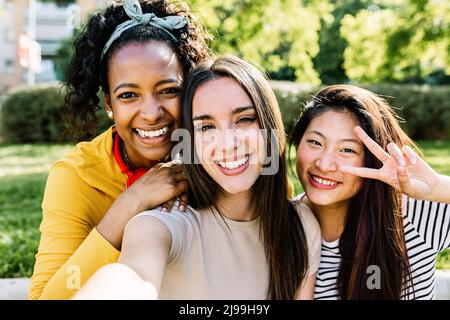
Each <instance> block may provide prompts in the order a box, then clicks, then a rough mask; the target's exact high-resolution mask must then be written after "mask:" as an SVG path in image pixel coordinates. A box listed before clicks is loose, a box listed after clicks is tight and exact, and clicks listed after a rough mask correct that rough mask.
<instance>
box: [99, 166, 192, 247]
mask: <svg viewBox="0 0 450 320" xmlns="http://www.w3.org/2000/svg"><path fill="white" fill-rule="evenodd" d="M186 190H187V182H186V175H185V174H184V172H183V168H182V167H181V165H180V164H179V162H177V161H176V160H173V161H170V162H167V163H158V164H156V165H155V166H153V168H151V169H150V170H149V171H148V172H146V173H145V174H144V175H143V176H142V177H141V178H140V179H139V180H137V181H136V182H135V183H134V184H133V185H132V186H131V187H130V188H129V189H127V190H125V191H124V192H123V193H122V194H121V195H120V196H119V197H118V198H117V199H116V201H115V202H114V203H113V205H112V206H111V208H110V209H109V210H108V211H107V212H106V214H105V216H104V217H103V219H102V220H101V221H100V223H99V224H98V225H97V230H98V232H99V233H100V234H101V235H102V236H103V237H104V238H105V239H106V240H108V242H109V243H111V244H112V245H113V246H114V247H115V248H116V249H118V250H121V246H122V236H123V233H124V229H125V226H126V224H127V223H128V221H129V220H130V219H131V218H133V217H134V216H135V215H136V214H137V213H139V212H142V211H144V210H148V209H154V208H156V207H157V206H159V205H161V204H164V203H165V202H166V201H169V200H171V199H173V198H176V197H177V196H178V195H180V194H181V195H180V198H181V199H180V200H181V201H180V206H183V210H184V209H185V208H186V205H187V203H186V201H187V200H186V199H187V196H186V193H184V192H185V191H186ZM149 195H151V196H149ZM172 205H173V204H172Z"/></svg>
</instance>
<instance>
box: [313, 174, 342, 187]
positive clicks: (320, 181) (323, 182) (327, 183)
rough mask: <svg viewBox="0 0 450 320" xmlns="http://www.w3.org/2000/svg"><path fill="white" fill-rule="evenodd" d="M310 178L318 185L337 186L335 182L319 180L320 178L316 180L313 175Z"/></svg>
mask: <svg viewBox="0 0 450 320" xmlns="http://www.w3.org/2000/svg"><path fill="white" fill-rule="evenodd" d="M311 176H312V178H313V180H314V181H316V182H318V183H320V184H323V185H325V186H335V185H337V184H338V183H337V182H336V181H330V180H324V179H320V178H318V177H316V176H313V175H311Z"/></svg>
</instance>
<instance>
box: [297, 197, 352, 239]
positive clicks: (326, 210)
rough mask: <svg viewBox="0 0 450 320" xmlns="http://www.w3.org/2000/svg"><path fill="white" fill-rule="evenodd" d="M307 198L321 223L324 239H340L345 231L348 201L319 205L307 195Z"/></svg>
mask: <svg viewBox="0 0 450 320" xmlns="http://www.w3.org/2000/svg"><path fill="white" fill-rule="evenodd" d="M305 199H306V200H305V203H306V204H307V205H308V207H310V208H311V210H312V211H313V213H314V215H315V216H316V218H317V221H318V222H319V224H320V230H321V232H322V237H323V239H324V240H325V241H328V242H332V241H335V240H337V239H339V238H340V237H341V235H342V233H343V232H344V227H345V218H346V216H347V211H348V202H341V203H333V204H331V205H319V204H315V203H312V202H311V201H310V200H309V199H308V198H307V197H305Z"/></svg>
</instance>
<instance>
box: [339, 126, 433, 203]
mask: <svg viewBox="0 0 450 320" xmlns="http://www.w3.org/2000/svg"><path fill="white" fill-rule="evenodd" d="M354 132H355V134H356V135H357V137H358V138H359V139H360V140H361V141H362V142H363V143H364V145H365V146H366V147H367V149H369V151H370V152H372V154H373V155H374V156H375V157H377V159H379V160H380V161H381V162H382V163H383V166H382V167H381V168H380V169H372V168H365V167H349V166H341V167H340V168H339V170H340V171H341V172H342V173H345V174H352V175H356V176H359V177H362V178H369V179H377V180H380V181H383V182H384V183H387V184H389V185H390V186H392V187H393V188H395V189H396V190H398V191H401V192H402V193H404V194H406V195H408V196H409V197H411V198H414V199H426V200H433V198H434V196H433V195H435V194H436V193H437V192H436V191H437V190H436V189H437V186H438V185H439V182H440V175H439V174H437V173H436V172H435V171H434V170H433V169H432V168H431V167H430V166H429V165H428V164H427V163H426V162H425V161H424V160H423V159H422V158H420V157H419V156H418V155H417V154H416V153H415V152H414V151H413V150H412V149H411V148H410V147H409V146H404V147H403V148H402V149H401V150H400V148H399V147H398V146H397V145H396V144H395V143H389V144H388V146H387V150H388V152H386V151H384V150H383V148H381V147H380V145H378V144H377V143H376V142H375V141H373V140H372V139H371V138H370V137H369V136H368V135H367V134H366V133H365V132H364V130H363V129H362V128H361V127H359V126H357V127H355V129H354Z"/></svg>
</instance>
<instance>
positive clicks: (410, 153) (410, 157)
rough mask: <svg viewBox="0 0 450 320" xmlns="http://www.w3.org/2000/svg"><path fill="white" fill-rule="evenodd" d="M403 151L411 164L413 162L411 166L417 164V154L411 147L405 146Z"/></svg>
mask: <svg viewBox="0 0 450 320" xmlns="http://www.w3.org/2000/svg"><path fill="white" fill-rule="evenodd" d="M402 151H403V153H404V154H405V155H406V157H407V159H408V160H409V162H411V164H416V163H417V154H416V153H415V152H414V150H413V149H412V148H411V147H410V146H403V148H402Z"/></svg>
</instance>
